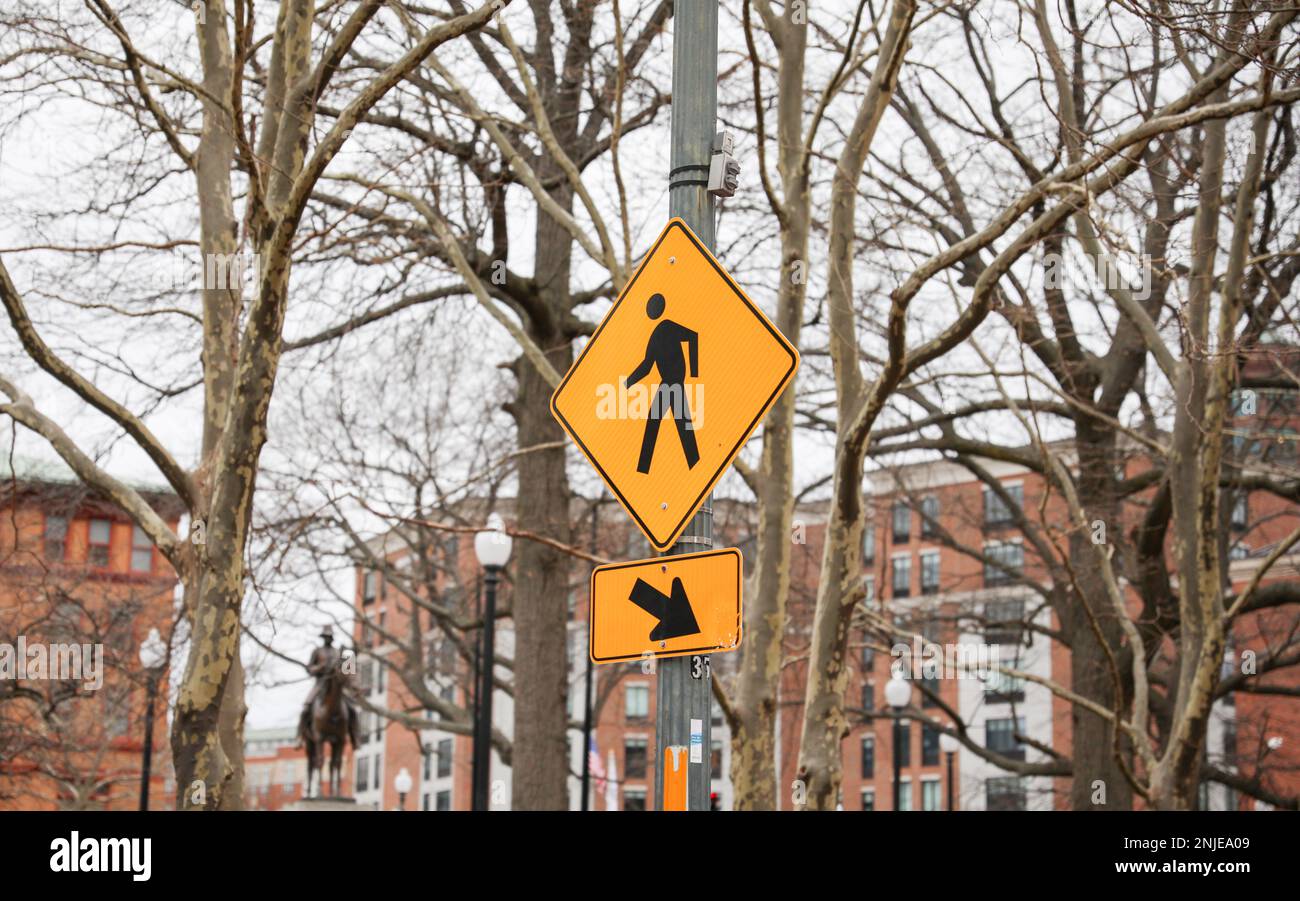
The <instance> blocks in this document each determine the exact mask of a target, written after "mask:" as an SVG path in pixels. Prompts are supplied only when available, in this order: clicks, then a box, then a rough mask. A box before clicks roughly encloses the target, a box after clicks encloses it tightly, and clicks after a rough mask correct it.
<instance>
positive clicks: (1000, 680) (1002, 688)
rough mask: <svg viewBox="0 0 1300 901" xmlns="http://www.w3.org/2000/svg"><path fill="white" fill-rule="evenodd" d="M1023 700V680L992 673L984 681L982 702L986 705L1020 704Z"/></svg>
mask: <svg viewBox="0 0 1300 901" xmlns="http://www.w3.org/2000/svg"><path fill="white" fill-rule="evenodd" d="M1024 699H1025V680H1024V679H1022V678H1020V677H1019V676H1011V675H1008V674H1007V673H1003V672H999V671H996V670H995V671H993V672H991V673H989V675H988V678H987V679H985V680H984V701H985V703H988V704H998V703H1016V704H1018V703H1020V702H1022V701H1024Z"/></svg>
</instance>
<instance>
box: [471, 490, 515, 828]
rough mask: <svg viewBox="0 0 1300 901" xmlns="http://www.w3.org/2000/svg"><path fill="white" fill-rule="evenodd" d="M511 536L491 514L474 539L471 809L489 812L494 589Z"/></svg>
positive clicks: (495, 614)
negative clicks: (476, 637) (477, 597)
mask: <svg viewBox="0 0 1300 901" xmlns="http://www.w3.org/2000/svg"><path fill="white" fill-rule="evenodd" d="M510 544H511V541H510V536H509V535H507V534H506V530H505V524H504V523H503V522H502V521H501V517H500V516H498V515H497V514H495V513H493V514H492V515H491V516H489V517H488V522H487V528H486V529H485V530H484V531H482V532H479V533H478V534H477V535H475V536H474V553H475V554H476V555H477V556H478V562H479V563H480V564H481V565H482V566H483V587H484V595H485V600H484V604H483V654H482V656H481V657H480V660H479V671H478V678H479V685H478V705H477V709H476V710H475V721H474V766H473V777H472V781H473V783H474V791H473V805H472V806H473V809H474V810H487V809H488V781H489V780H488V775H489V771H490V770H491V761H492V682H493V679H492V671H493V669H494V668H495V657H496V619H497V586H498V585H499V584H500V583H501V571H502V569H503V568H504V567H505V565H506V562H507V561H508V560H509V559H510Z"/></svg>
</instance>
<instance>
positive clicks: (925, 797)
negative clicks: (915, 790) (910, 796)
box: [921, 779, 939, 810]
mask: <svg viewBox="0 0 1300 901" xmlns="http://www.w3.org/2000/svg"><path fill="white" fill-rule="evenodd" d="M921 809H922V810H938V809H939V780H938V779H922V780H921Z"/></svg>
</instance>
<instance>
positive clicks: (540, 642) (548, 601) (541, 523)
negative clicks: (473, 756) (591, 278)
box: [509, 170, 573, 810]
mask: <svg viewBox="0 0 1300 901" xmlns="http://www.w3.org/2000/svg"><path fill="white" fill-rule="evenodd" d="M557 171H558V170H557ZM552 196H554V197H555V198H556V200H557V202H559V203H560V205H561V206H563V207H564V208H565V210H569V209H571V208H572V205H573V192H572V190H571V189H570V188H569V187H568V185H567V183H564V184H563V185H562V186H561V187H559V188H557V189H556V191H555V192H554V194H553V195H552ZM535 247H536V260H537V265H536V270H535V272H536V279H537V283H538V287H539V290H540V292H541V294H542V297H543V298H545V300H546V308H547V309H548V310H552V311H559V310H567V309H568V306H569V265H570V258H571V251H572V240H571V238H570V236H569V233H568V232H567V231H565V230H564V229H563V228H559V227H557V226H556V225H555V223H553V222H552V221H551V220H550V219H549V218H548V217H547V216H546V215H544V214H541V213H539V215H538V224H537V233H536V242H535ZM559 318H560V314H559V313H557V314H556V316H555V319H556V320H557V321H558V320H559ZM528 325H529V328H528V331H529V337H530V338H532V339H533V341H534V342H535V343H536V344H537V346H538V347H540V348H541V349H542V350H543V351H544V352H545V353H546V355H547V358H548V359H549V360H550V362H551V365H552V366H553V367H554V368H555V369H556V371H558V372H566V371H567V370H568V368H569V364H570V363H571V362H572V358H573V353H572V348H571V345H570V343H569V340H568V339H567V337H565V336H564V335H563V334H562V333H561V331H560V330H559V328H558V327H557V326H555V325H554V324H552V323H547V322H539V321H537V320H536V319H530V320H528ZM514 371H515V376H516V378H517V381H518V389H517V393H516V397H515V401H514V402H513V403H511V404H510V405H509V410H510V412H511V414H512V415H513V416H514V419H515V425H516V429H517V433H518V443H519V449H520V451H521V452H522V453H521V454H520V456H519V466H518V480H519V500H518V507H517V513H516V515H517V518H518V522H519V526H520V527H521V528H524V529H528V530H529V531H532V532H536V533H538V534H541V535H547V536H549V537H551V538H554V539H556V540H558V541H562V542H564V543H565V544H568V543H569V541H570V523H569V499H570V491H569V479H568V475H567V473H566V472H565V437H564V432H563V430H562V429H561V428H560V425H559V423H557V422H556V421H555V418H554V417H553V416H552V415H551V410H550V398H551V392H552V388H551V386H550V384H549V383H548V382H547V381H546V379H544V378H543V377H542V375H541V374H540V373H539V372H538V371H537V369H536V367H534V366H533V365H532V364H531V363H529V362H528V361H527V360H526V359H524V358H523V357H520V358H519V359H518V360H517V361H516V362H515V364H514ZM530 448H544V449H542V450H530ZM569 588H570V585H569V558H568V556H567V555H566V554H564V553H562V552H560V551H557V550H555V549H554V548H550V547H547V546H545V545H543V544H540V543H538V542H535V541H525V542H522V543H521V546H520V548H519V556H518V562H517V564H516V567H515V581H514V586H513V590H514V595H513V597H514V623H515V679H514V684H515V686H516V687H515V703H514V752H513V758H512V783H513V798H512V807H513V808H514V809H516V810H565V809H567V808H568V784H567V783H568V775H569V761H568V754H567V742H566V736H567V729H568V716H567V709H566V705H565V699H566V697H567V692H568V668H567V662H566V661H567V658H566V641H567V636H568V630H567V625H566V624H567V623H568V619H569V610H568V597H569Z"/></svg>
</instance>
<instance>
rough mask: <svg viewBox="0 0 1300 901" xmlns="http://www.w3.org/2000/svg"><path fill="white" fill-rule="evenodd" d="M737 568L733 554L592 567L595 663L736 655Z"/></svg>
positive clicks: (724, 552) (738, 615)
mask: <svg viewBox="0 0 1300 901" xmlns="http://www.w3.org/2000/svg"><path fill="white" fill-rule="evenodd" d="M741 568H742V561H741V557H740V551H739V550H737V549H736V548H734V547H729V548H723V549H721V550H716V551H704V552H702V553H698V554H682V555H680V556H675V557H653V558H651V559H649V560H633V561H631V562H628V563H611V564H608V565H606V566H598V567H596V568H595V569H594V570H592V573H591V608H590V617H591V619H590V630H589V632H590V646H591V647H590V651H591V659H592V661H593V662H594V663H619V662H624V661H628V660H638V659H641V658H645V657H681V656H684V655H686V654H716V653H719V652H722V651H734V650H735V649H736V648H738V647H740V632H741V602H740V595H741V589H740V583H741Z"/></svg>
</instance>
